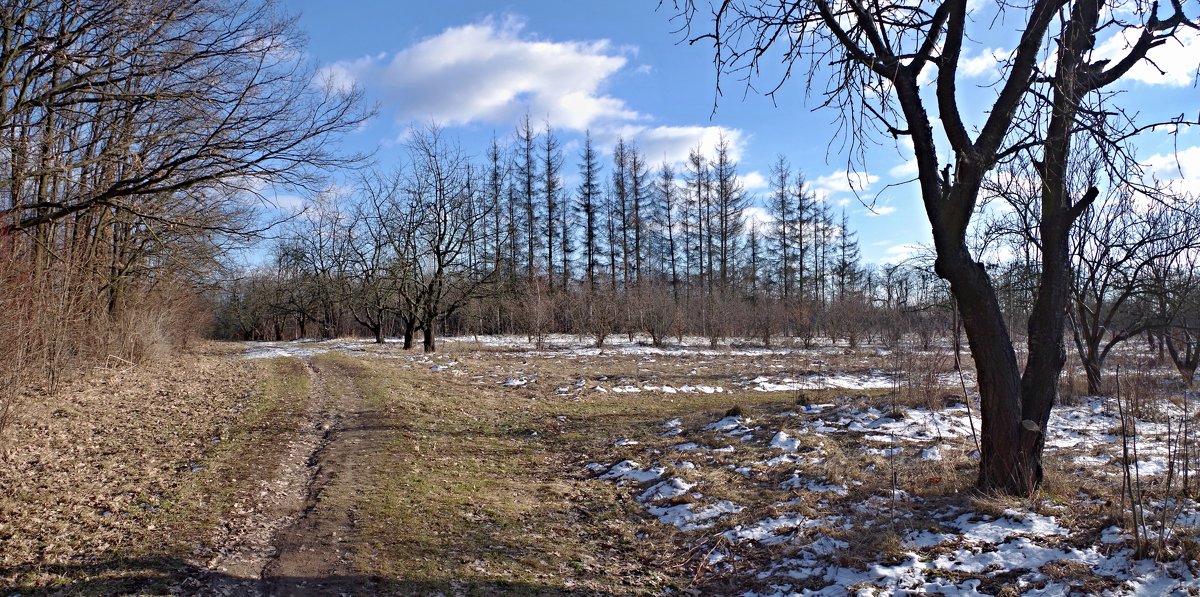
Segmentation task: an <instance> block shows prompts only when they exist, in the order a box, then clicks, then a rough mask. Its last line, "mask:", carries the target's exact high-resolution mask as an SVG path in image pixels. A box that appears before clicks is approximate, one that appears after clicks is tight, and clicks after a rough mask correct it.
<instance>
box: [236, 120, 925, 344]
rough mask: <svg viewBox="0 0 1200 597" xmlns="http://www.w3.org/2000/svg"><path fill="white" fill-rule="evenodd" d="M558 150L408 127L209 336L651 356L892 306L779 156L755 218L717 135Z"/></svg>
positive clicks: (278, 251)
mask: <svg viewBox="0 0 1200 597" xmlns="http://www.w3.org/2000/svg"><path fill="white" fill-rule="evenodd" d="M561 145H562V143H561V140H560V139H559V137H558V136H557V134H556V133H555V130H554V128H553V126H552V125H551V124H549V123H546V124H544V125H543V126H542V127H540V128H539V129H535V128H534V127H533V125H532V123H531V119H530V118H529V117H528V116H526V117H525V118H524V119H523V120H522V121H521V122H520V123H519V125H518V126H517V127H516V130H515V132H514V133H513V135H512V137H511V138H510V139H508V140H507V142H501V140H500V139H498V138H494V139H493V140H492V142H491V143H490V145H489V146H488V147H487V148H486V149H485V150H484V151H482V152H480V154H478V155H480V156H481V157H472V156H469V155H467V154H466V153H465V152H464V150H463V149H462V148H460V147H459V146H458V144H457V143H456V142H455V141H454V140H452V139H450V138H448V136H447V134H446V133H445V131H443V130H441V129H440V128H438V127H436V126H432V125H431V126H426V127H423V128H419V129H415V130H414V131H412V133H411V134H410V135H409V142H408V144H407V151H406V156H405V158H404V159H403V160H402V163H400V164H398V165H394V166H393V167H392V168H390V169H385V168H382V167H375V168H372V169H368V170H367V171H365V172H363V173H360V174H359V175H357V176H356V177H355V178H354V180H353V181H352V183H351V184H349V185H347V187H346V188H344V189H342V190H341V191H340V192H338V193H327V194H325V195H323V196H321V197H318V198H317V200H316V201H314V203H313V205H312V206H310V208H309V210H308V211H307V212H305V213H304V214H302V215H301V216H300V217H298V218H297V219H296V220H295V221H294V222H292V223H290V224H289V225H287V226H286V227H285V230H286V231H285V232H284V233H283V234H282V238H281V240H280V241H279V242H277V243H276V244H275V245H274V247H273V248H272V250H271V256H270V265H269V266H266V267H261V268H259V269H257V270H256V271H254V272H252V273H250V274H249V275H247V276H245V277H244V278H243V279H241V280H238V281H237V282H236V283H234V284H232V285H231V286H230V287H229V288H228V291H227V294H226V295H225V296H224V298H223V302H222V306H221V309H220V315H219V326H220V331H221V333H222V334H223V335H225V336H228V337H237V338H246V339H252V338H253V339H291V338H296V337H305V336H310V335H317V336H334V335H338V334H345V333H355V332H361V331H365V332H367V333H369V334H370V335H372V336H374V337H375V338H376V340H378V341H382V340H383V337H384V336H387V335H393V334H394V335H397V336H402V337H403V338H404V339H405V346H406V347H408V346H411V345H412V343H413V342H414V339H415V335H416V333H418V332H420V334H421V336H422V337H423V338H424V342H425V344H424V347H425V349H426V350H433V349H434V348H435V347H436V340H435V338H436V337H437V335H438V334H440V333H442V332H444V331H452V332H456V333H461V332H477V333H529V334H532V335H537V336H541V335H544V334H545V333H548V332H551V331H556V332H576V333H586V334H589V335H593V336H595V337H596V340H597V342H598V343H602V342H603V341H604V338H606V337H607V336H608V335H610V334H613V333H619V332H627V333H648V334H650V336H651V337H652V338H653V341H654V342H656V343H657V342H662V341H663V340H664V339H665V338H667V337H668V336H671V335H680V334H685V333H686V334H701V335H704V336H706V337H708V338H710V339H712V341H713V342H714V343H715V342H717V341H718V340H719V339H721V338H725V337H728V336H730V335H745V334H747V333H749V332H754V333H751V334H750V335H753V336H755V337H759V338H763V339H764V340H765V341H766V342H768V343H769V342H770V338H771V337H772V336H774V335H776V334H780V333H784V334H787V335H805V334H808V335H809V336H810V337H811V335H812V334H813V333H815V331H816V330H817V329H818V327H819V325H818V321H819V320H820V317H821V316H822V315H823V314H824V313H825V312H827V311H829V310H831V309H841V310H845V308H844V307H843V305H844V304H850V303H855V304H861V305H871V304H874V303H875V302H876V301H875V298H876V297H875V294H876V292H877V291H880V292H885V294H886V291H882V290H881V289H882V288H883V286H882V284H883V282H882V280H883V278H882V277H881V276H880V275H878V273H877V272H876V271H875V270H874V269H871V268H868V267H866V266H865V265H864V264H863V263H862V260H861V258H860V251H859V247H858V241H857V239H856V235H855V234H854V232H853V231H851V230H850V229H849V224H848V217H847V215H846V213H845V210H844V209H843V210H842V211H841V212H840V213H837V212H835V211H834V208H833V207H832V206H831V204H830V203H828V202H825V201H822V200H820V199H819V198H818V196H817V194H816V193H815V192H814V190H813V189H812V188H810V186H809V185H808V183H807V182H806V180H805V178H804V176H803V174H802V173H800V172H798V171H793V170H792V168H791V167H790V166H789V164H788V161H787V159H786V157H784V156H779V157H778V158H777V160H776V162H775V163H774V165H773V167H772V170H771V181H770V185H769V186H770V188H769V190H768V192H767V193H766V197H765V198H764V199H765V204H766V205H765V208H763V211H764V213H766V214H767V216H768V217H766V218H761V219H755V218H752V217H751V215H752V214H751V212H750V211H749V210H748V208H749V207H751V205H752V204H753V201H754V197H753V196H752V195H751V193H749V192H747V191H746V189H745V186H744V183H743V181H742V178H741V176H740V173H739V170H738V165H737V164H736V162H735V161H734V160H733V159H732V156H731V147H730V145H729V142H728V141H727V140H726V139H720V140H718V141H717V143H716V144H715V146H714V147H710V148H706V147H699V146H698V147H694V148H692V149H691V150H690V151H689V154H688V157H687V160H686V161H685V162H684V163H683V164H682V165H676V164H671V163H669V162H666V161H663V162H661V163H659V164H658V165H656V166H653V167H652V166H650V165H649V159H648V158H647V156H646V155H645V154H644V153H643V152H642V151H641V150H640V149H639V147H638V145H637V143H636V141H634V140H627V139H623V138H618V139H617V140H616V141H615V142H614V144H613V146H612V147H611V150H610V151H608V152H607V153H605V154H604V157H602V151H601V150H600V149H598V148H597V147H596V144H595V142H594V140H593V138H592V136H591V134H590V133H589V134H586V135H585V136H584V138H583V141H582V147H581V148H580V149H579V151H578V153H577V154H576V155H573V156H567V155H565V153H564V152H563V150H562V149H561ZM572 158H573V159H572ZM572 166H574V172H573V174H574V181H575V182H574V183H573V184H572V185H570V187H569V188H568V185H567V183H566V182H564V180H565V179H566V178H567V172H566V170H567V169H568V168H571V167H572ZM927 278H928V277H927ZM930 282H931V280H929V279H926V286H929V283H930ZM926 292H933V291H932V290H930V289H926ZM884 302H888V301H887V300H884ZM853 335H854V336H855V337H856V338H857V336H859V335H860V334H859V333H854V334H853Z"/></svg>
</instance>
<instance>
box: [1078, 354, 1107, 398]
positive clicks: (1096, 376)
mask: <svg viewBox="0 0 1200 597" xmlns="http://www.w3.org/2000/svg"><path fill="white" fill-rule="evenodd" d="M1100 369H1101V364H1100V363H1099V362H1098V361H1096V360H1095V359H1083V371H1084V373H1086V374H1087V391H1088V395H1089V396H1102V395H1104V388H1103V386H1102V384H1101V379H1100Z"/></svg>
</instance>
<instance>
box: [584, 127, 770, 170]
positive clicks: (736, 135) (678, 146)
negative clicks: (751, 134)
mask: <svg viewBox="0 0 1200 597" xmlns="http://www.w3.org/2000/svg"><path fill="white" fill-rule="evenodd" d="M594 133H595V134H596V137H597V139H598V142H599V144H600V145H601V146H602V147H611V146H612V143H613V142H615V141H616V139H617V136H621V137H623V138H624V139H625V140H626V141H635V142H636V143H637V145H638V148H639V149H641V150H642V154H644V155H645V156H646V161H647V162H649V163H651V164H658V163H660V162H662V161H663V160H666V161H667V162H669V163H671V164H676V165H678V164H682V163H684V162H685V161H687V157H688V153H689V152H691V150H692V149H695V148H697V147H699V148H700V153H701V154H702V155H704V157H706V158H708V159H710V160H711V159H713V158H714V157H716V153H717V144H718V143H719V142H720V140H721V138H722V137H724V138H725V141H726V143H728V144H729V157H730V159H732V160H733V161H735V162H738V161H741V159H742V152H743V150H744V149H745V146H746V141H747V135H746V134H745V133H743V132H742V131H741V129H730V128H725V127H723V126H655V127H647V126H641V125H626V126H622V127H617V128H614V129H611V130H607V131H603V130H602V131H594Z"/></svg>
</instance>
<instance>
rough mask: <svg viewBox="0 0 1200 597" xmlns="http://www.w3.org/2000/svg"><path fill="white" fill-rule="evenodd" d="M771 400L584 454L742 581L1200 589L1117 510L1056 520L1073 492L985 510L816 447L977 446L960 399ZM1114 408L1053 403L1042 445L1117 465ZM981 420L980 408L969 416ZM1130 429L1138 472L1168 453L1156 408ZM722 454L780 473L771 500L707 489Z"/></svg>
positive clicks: (888, 453)
mask: <svg viewBox="0 0 1200 597" xmlns="http://www.w3.org/2000/svg"><path fill="white" fill-rule="evenodd" d="M1194 408H1195V407H1194V406H1193V409H1194ZM1166 410H1167V412H1165V413H1160V415H1167V416H1174V417H1176V420H1178V417H1179V416H1181V414H1182V413H1181V411H1180V410H1179V409H1178V408H1176V407H1172V406H1168V407H1166ZM782 415H783V418H782V419H780V418H778V417H774V418H768V420H771V421H774V422H773V423H772V424H770V425H767V424H760V422H759V421H756V420H754V419H752V418H748V417H745V416H732V415H731V416H726V417H724V418H722V419H719V420H717V421H714V422H711V423H708V424H706V425H703V426H700V427H698V428H695V429H690V430H689V429H683V428H682V424H681V421H680V420H679V419H673V420H670V421H666V422H664V423H663V424H662V426H661V428H660V429H659V430H658V431H657V433H656V435H658V436H660V437H663V436H666V437H672V438H674V437H677V436H680V435H683V436H685V437H686V438H687V439H686V441H685V439H684V438H679V440H678V443H676V444H674V445H673V446H671V447H670V448H669V449H667V450H657V451H656V450H650V451H649V452H648V453H647V454H646V462H647V464H645V465H642V464H639V461H635V460H630V459H625V460H622V461H620V462H617V463H614V464H612V465H606V464H602V463H591V464H590V465H589V469H591V470H593V471H595V472H596V473H597V477H598V478H599V479H603V480H606V481H609V482H615V483H618V484H624V485H628V486H629V487H630V489H631V491H634V492H636V494H635V497H636V499H637V500H638V501H639V502H640V503H641V504H642V505H643V506H644V507H645V511H646V512H647V514H649V515H650V516H653V517H655V518H657V519H658V521H659V522H660V523H661V524H664V525H671V526H674V527H675V528H677V529H679V530H680V531H684V532H687V533H689V534H690V535H692V538H691V539H689V540H691V541H696V542H698V543H699V544H703V545H705V546H706V547H707V546H709V545H711V548H709V549H708V550H707V551H706V553H707V554H708V555H707V558H708V560H707V563H706V564H707V566H709V567H710V568H711V569H712V570H714V571H718V572H719V571H721V570H723V569H724V570H725V571H726V572H732V571H734V570H737V571H740V572H739V573H738V574H740V575H741V576H739V578H746V577H747V576H748V577H750V578H752V579H753V580H754V581H755V582H757V583H758V586H757V588H756V589H755V590H747V591H746V592H745V594H746V595H747V596H750V595H778V596H786V595H845V594H847V593H850V594H857V595H884V594H886V595H893V594H908V593H916V592H920V593H924V592H931V593H941V594H954V595H974V594H994V593H995V591H996V589H997V587H998V586H1000V585H998V584H997V583H1002V584H1003V585H1004V586H1008V587H1010V588H1016V589H1018V590H1019V591H1020V592H1022V593H1025V594H1036V595H1066V594H1082V593H1096V592H1099V593H1110V594H1134V595H1167V594H1195V593H1197V592H1200V580H1198V579H1197V577H1196V570H1197V568H1198V566H1197V563H1196V562H1194V561H1185V560H1176V561H1173V562H1167V563H1156V562H1154V561H1152V560H1139V559H1137V558H1135V557H1134V546H1133V539H1132V536H1131V534H1130V533H1128V532H1126V531H1124V530H1122V529H1121V528H1120V527H1119V526H1117V525H1115V524H1111V523H1106V524H1105V525H1104V526H1103V528H1102V529H1101V531H1100V533H1099V537H1095V536H1094V535H1095V534H1096V530H1097V529H1096V528H1095V527H1094V526H1088V525H1083V527H1082V528H1071V527H1068V526H1065V525H1064V523H1063V522H1061V521H1060V518H1068V519H1070V518H1072V516H1069V515H1070V514H1073V513H1071V512H1070V508H1071V505H1070V504H1069V503H1056V502H1054V501H1050V500H1041V501H1034V502H1031V503H1029V504H1025V505H1023V506H1021V507H1010V508H1005V509H1003V511H1001V512H991V513H989V512H981V511H978V510H977V509H974V508H972V507H971V505H970V504H971V502H969V501H967V500H957V501H954V500H951V501H947V500H937V501H936V502H935V501H926V500H923V499H922V498H920V497H916V496H913V495H910V494H909V493H908V492H906V491H904V490H903V488H900V487H897V488H895V489H894V490H891V491H884V492H882V493H874V494H871V493H864V489H863V488H862V487H861V485H862V483H861V482H857V481H853V480H851V481H848V482H847V481H834V480H830V479H827V478H823V477H822V476H821V474H820V473H821V471H827V470H828V469H827V468H823V461H824V460H826V459H827V458H829V457H831V453H830V452H829V450H826V449H825V447H824V446H831V444H829V443H828V442H829V441H830V440H833V441H835V442H837V443H838V445H843V446H844V445H857V446H860V447H861V449H862V450H863V451H864V452H866V453H871V454H875V455H877V456H879V457H882V458H887V459H893V460H892V461H893V462H902V463H908V464H909V465H912V466H919V465H917V464H914V463H919V462H922V461H927V462H938V461H941V460H943V458H945V457H946V454H947V453H956V454H958V455H959V457H960V458H963V457H965V458H968V459H971V460H974V459H976V458H977V453H974V447H973V446H974V440H973V436H972V421H971V419H969V418H968V413H967V409H966V407H965V405H959V406H957V407H951V408H946V409H943V410H940V411H936V412H934V411H929V410H924V409H910V410H908V411H907V412H906V413H905V414H904V416H903V417H895V416H892V415H889V414H887V413H884V412H880V411H879V410H877V409H874V408H870V407H867V408H859V407H852V406H848V405H842V404H821V405H812V406H806V407H798V408H797V409H796V410H793V411H788V412H785V413H782ZM1164 420H1165V419H1164ZM1118 421H1119V419H1118V418H1117V415H1116V413H1113V412H1110V409H1109V408H1108V406H1107V405H1106V404H1105V402H1104V401H1102V400H1101V399H1090V400H1087V401H1084V402H1082V403H1081V404H1078V405H1074V406H1064V407H1059V408H1058V409H1057V410H1056V411H1055V413H1054V415H1053V417H1052V422H1051V429H1050V437H1049V438H1048V442H1047V445H1048V458H1056V457H1062V456H1069V455H1076V454H1082V455H1083V456H1080V458H1081V459H1082V460H1077V461H1076V462H1075V463H1074V465H1076V467H1077V468H1078V469H1079V470H1080V473H1079V474H1099V475H1102V476H1111V477H1113V478H1114V479H1119V478H1120V475H1121V474H1122V468H1121V466H1120V465H1119V462H1121V460H1120V451H1121V450H1122V443H1121V441H1120V438H1119V437H1117V436H1115V435H1114V431H1116V430H1118V429H1119V423H1118ZM979 425H980V423H979V420H978V419H975V420H974V428H975V429H976V430H978V429H979ZM664 430H665V431H664ZM1138 432H1139V434H1140V437H1141V439H1140V443H1139V450H1138V460H1137V465H1136V467H1135V468H1134V469H1133V470H1134V471H1135V472H1136V473H1137V474H1138V475H1139V476H1140V477H1141V479H1142V482H1143V483H1146V484H1147V485H1148V484H1150V483H1152V482H1153V480H1154V478H1155V477H1156V476H1160V475H1163V474H1165V472H1166V469H1167V452H1166V449H1165V447H1166V442H1165V441H1164V437H1165V434H1166V433H1167V424H1166V423H1165V422H1160V421H1138ZM625 441H626V442H628V441H629V440H625ZM625 445H635V444H625ZM832 449H836V448H832ZM718 452H723V454H721V456H720V458H711V457H707V456H706V455H708V454H715V453H718ZM764 455H765V456H766V457H765V458H764ZM963 455H965V456H963ZM719 469H732V470H733V471H734V472H737V473H741V474H742V475H744V476H746V477H755V478H759V479H761V480H762V481H763V482H768V480H770V479H774V480H775V481H774V483H775V487H774V488H767V489H768V492H769V491H771V490H775V491H774V493H775V494H776V495H778V496H779V500H778V501H776V502H775V503H770V504H766V505H765V507H764V505H763V504H758V505H756V506H755V507H754V511H755V512H762V513H763V515H762V516H761V517H760V518H757V519H747V518H746V517H745V515H744V512H745V511H747V510H748V509H749V507H750V505H749V504H742V503H738V502H737V501H734V500H731V499H727V498H719V497H715V496H710V495H709V492H713V493H720V492H721V490H722V488H721V487H717V486H715V485H714V483H713V481H712V479H715V478H720V477H719V474H715V473H718V472H719ZM780 469H782V470H783V472H784V474H783V475H780V474H778V471H780ZM1085 469H1086V473H1085V472H1084V471H1085ZM852 477H853V476H852V475H850V476H848V478H852ZM781 478H782V481H779V479H781ZM1114 483H1116V481H1114ZM778 490H785V491H782V492H780V491H778ZM1148 508H1150V509H1153V504H1151V505H1149V506H1148ZM1160 510H1161V508H1160ZM739 514H741V516H739ZM1168 516H1169V523H1168V525H1167V526H1168V527H1170V528H1172V529H1174V532H1187V533H1194V527H1195V524H1196V522H1197V521H1198V520H1200V504H1197V503H1196V502H1194V501H1190V500H1189V501H1185V502H1183V503H1176V504H1174V505H1173V506H1172V507H1171V508H1168ZM1092 522H1095V521H1092ZM1151 532H1157V530H1155V529H1151ZM870 535H885V536H891V537H893V538H894V544H893V545H892V546H891V548H890V549H889V550H887V553H888V556H887V557H881V558H878V559H870V558H868V559H865V560H864V559H863V550H862V545H863V542H862V541H861V539H860V538H861V537H863V536H870ZM867 551H869V550H867ZM747 570H751V572H749V573H747ZM1089 579H1090V580H1089ZM1085 581H1087V582H1085Z"/></svg>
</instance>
